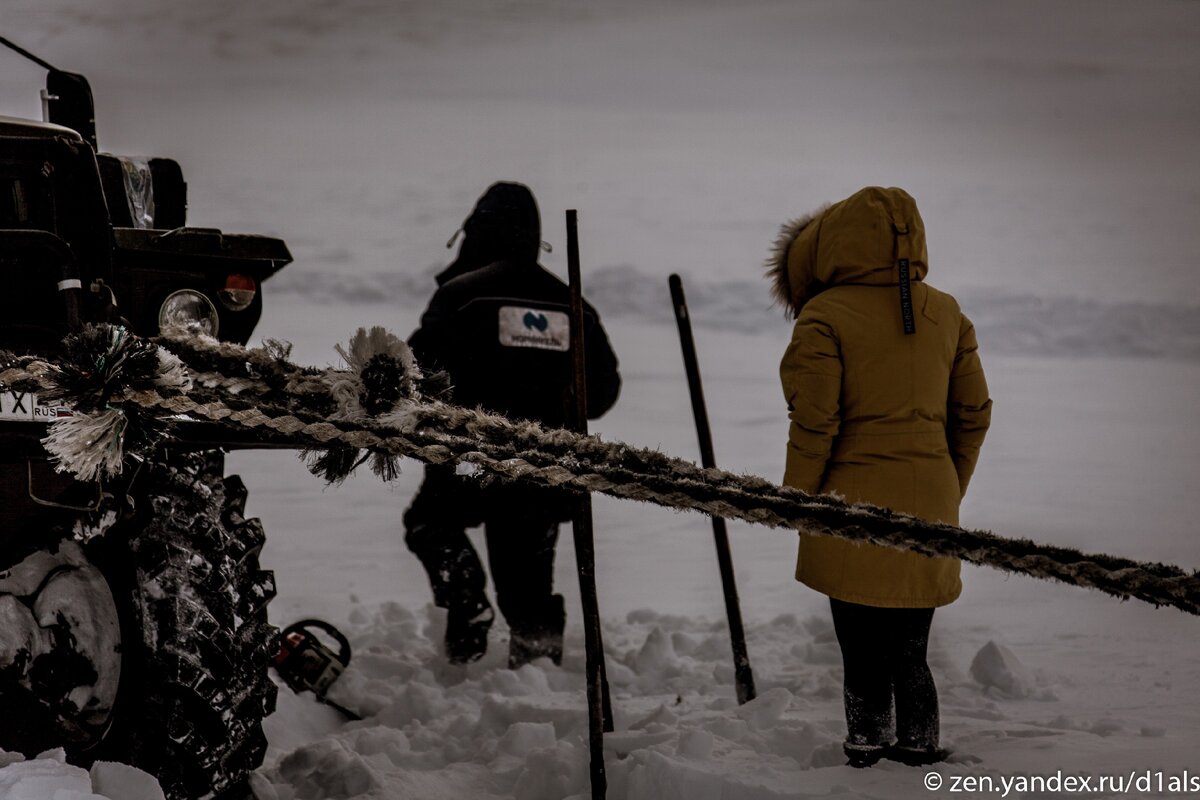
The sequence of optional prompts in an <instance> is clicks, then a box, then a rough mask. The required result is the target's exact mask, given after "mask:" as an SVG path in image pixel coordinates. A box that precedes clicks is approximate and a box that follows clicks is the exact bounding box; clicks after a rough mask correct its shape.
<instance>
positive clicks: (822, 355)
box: [779, 304, 842, 492]
mask: <svg viewBox="0 0 1200 800" xmlns="http://www.w3.org/2000/svg"><path fill="white" fill-rule="evenodd" d="M811 309H812V304H810V305H808V306H806V307H805V309H804V310H803V311H801V313H800V317H799V319H797V320H796V327H795V328H794V329H793V331H792V341H791V344H789V345H788V348H787V351H786V352H785V353H784V354H783V362H782V363H781V364H780V365H779V377H780V379H781V380H782V382H783V394H784V397H785V398H786V400H787V404H788V418H789V419H791V426H790V427H789V431H788V449H787V467H786V471H785V473H784V479H783V480H784V483H785V484H787V485H788V486H793V487H795V488H797V489H801V490H803V491H806V492H817V491H819V490H820V488H821V480H822V478H823V477H824V474H825V468H826V466H827V464H828V462H829V455H830V452H831V451H832V449H833V440H834V437H836V436H837V433H838V430H839V428H840V427H841V405H840V400H841V393H842V358H841V351H840V347H839V345H838V339H837V334H836V331H835V330H834V328H833V326H832V325H831V324H829V323H828V322H827V321H825V320H823V319H822V318H821V317H820V315H819V313H817V312H815V311H812V310H811Z"/></svg>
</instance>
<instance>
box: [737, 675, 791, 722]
mask: <svg viewBox="0 0 1200 800" xmlns="http://www.w3.org/2000/svg"><path fill="white" fill-rule="evenodd" d="M791 704H792V693H791V692H789V691H788V690H787V689H785V688H783V687H782V686H777V687H775V688H774V689H768V690H767V691H765V692H763V693H762V694H760V695H759V696H758V697H756V698H754V699H753V700H751V701H750V702H749V703H746V704H745V705H744V706H742V707H741V708H739V709H738V710H737V715H738V716H739V717H741V718H742V719H744V720H745V721H746V723H747V724H748V725H749V726H750V728H751V729H752V730H756V731H761V730H764V729H766V728H770V727H773V726H774V725H775V724H776V723H777V722H779V718H780V717H782V716H783V712H784V711H787V708H788V706H790V705H791Z"/></svg>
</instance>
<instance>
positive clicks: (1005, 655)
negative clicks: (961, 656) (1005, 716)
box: [971, 641, 1033, 699]
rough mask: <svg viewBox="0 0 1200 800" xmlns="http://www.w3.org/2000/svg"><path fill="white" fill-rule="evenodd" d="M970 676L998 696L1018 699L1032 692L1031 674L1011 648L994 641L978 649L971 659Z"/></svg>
mask: <svg viewBox="0 0 1200 800" xmlns="http://www.w3.org/2000/svg"><path fill="white" fill-rule="evenodd" d="M971 677H972V678H974V679H975V681H976V682H977V683H979V685H980V686H982V687H984V689H987V690H989V691H990V692H993V693H995V694H997V695H999V696H1000V697H1008V698H1013V699H1020V698H1024V697H1029V696H1030V695H1031V694H1032V693H1033V676H1032V675H1031V674H1030V673H1029V670H1027V669H1026V668H1025V665H1024V664H1022V663H1021V661H1020V660H1019V659H1018V658H1017V656H1016V654H1015V653H1013V651H1012V650H1009V649H1008V648H1007V647H1005V646H1004V645H1002V644H998V643H996V642H995V641H989V642H988V643H987V644H985V645H984V646H983V647H981V648H980V649H979V652H978V653H976V654H975V658H974V659H973V660H972V661H971Z"/></svg>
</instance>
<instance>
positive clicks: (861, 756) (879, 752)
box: [842, 741, 889, 769]
mask: <svg viewBox="0 0 1200 800" xmlns="http://www.w3.org/2000/svg"><path fill="white" fill-rule="evenodd" d="M888 750H889V747H888V746H887V745H882V744H857V743H854V742H849V741H846V742H842V752H843V753H845V754H846V764H847V765H848V766H851V767H854V768H855V769H863V768H865V767H873V766H875V765H876V764H878V763H879V761H880V760H881V759H882V758H883V757H884V756H885V755H887V753H888Z"/></svg>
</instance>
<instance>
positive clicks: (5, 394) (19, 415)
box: [0, 391, 71, 422]
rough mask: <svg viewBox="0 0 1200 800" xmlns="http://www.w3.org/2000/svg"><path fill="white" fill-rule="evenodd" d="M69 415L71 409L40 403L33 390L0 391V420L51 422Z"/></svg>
mask: <svg viewBox="0 0 1200 800" xmlns="http://www.w3.org/2000/svg"><path fill="white" fill-rule="evenodd" d="M69 416H71V409H69V408H66V407H65V406H60V405H57V404H55V403H45V404H43V403H41V402H39V401H38V397H37V395H36V394H34V393H33V392H13V391H0V422H14V421H15V422H53V421H54V420H56V419H61V418H62V417H69Z"/></svg>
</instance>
